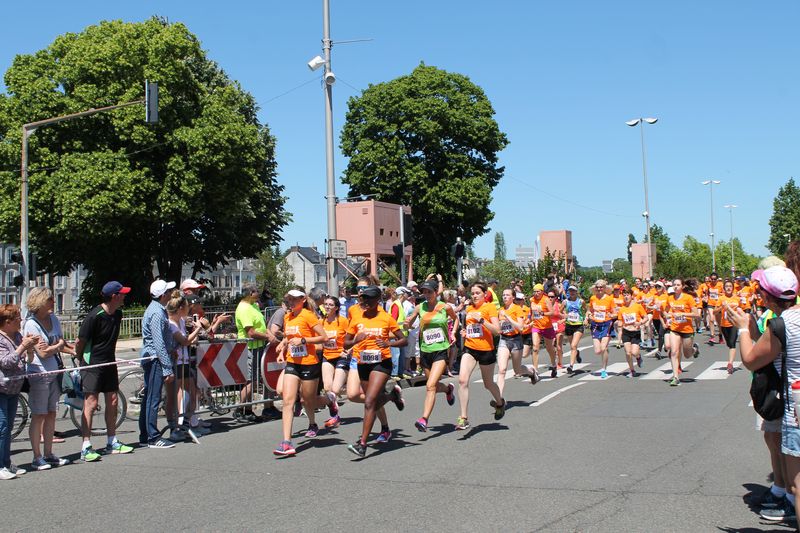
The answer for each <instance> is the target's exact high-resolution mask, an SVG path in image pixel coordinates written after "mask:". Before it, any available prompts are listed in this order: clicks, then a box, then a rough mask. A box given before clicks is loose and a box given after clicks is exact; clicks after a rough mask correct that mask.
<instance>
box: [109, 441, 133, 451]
mask: <svg viewBox="0 0 800 533" xmlns="http://www.w3.org/2000/svg"><path fill="white" fill-rule="evenodd" d="M132 451H133V448H132V447H131V446H127V445H125V444H122V443H121V442H120V441H118V440H117V439H114V442H112V443H111V444H109V445H107V446H106V453H110V454H112V455H117V454H123V453H131V452H132Z"/></svg>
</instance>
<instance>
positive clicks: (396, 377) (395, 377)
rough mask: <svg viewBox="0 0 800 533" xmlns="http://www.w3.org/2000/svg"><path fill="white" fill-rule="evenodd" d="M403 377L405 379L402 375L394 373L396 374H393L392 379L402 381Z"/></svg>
mask: <svg viewBox="0 0 800 533" xmlns="http://www.w3.org/2000/svg"><path fill="white" fill-rule="evenodd" d="M401 379H403V378H401V377H400V376H398V375H394V376H392V381H400V380H401Z"/></svg>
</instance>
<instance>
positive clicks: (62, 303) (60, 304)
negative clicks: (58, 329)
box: [56, 294, 64, 313]
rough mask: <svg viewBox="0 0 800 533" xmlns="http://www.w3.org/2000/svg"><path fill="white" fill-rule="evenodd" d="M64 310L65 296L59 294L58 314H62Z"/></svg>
mask: <svg viewBox="0 0 800 533" xmlns="http://www.w3.org/2000/svg"><path fill="white" fill-rule="evenodd" d="M63 310H64V295H63V294H59V295H57V297H56V312H58V313H60V312H61V311H63Z"/></svg>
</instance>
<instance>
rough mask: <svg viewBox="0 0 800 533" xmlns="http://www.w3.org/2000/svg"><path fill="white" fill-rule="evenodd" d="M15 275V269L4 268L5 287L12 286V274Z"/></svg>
mask: <svg viewBox="0 0 800 533" xmlns="http://www.w3.org/2000/svg"><path fill="white" fill-rule="evenodd" d="M16 275H17V272H16V271H15V270H6V287H13V286H14V276H16Z"/></svg>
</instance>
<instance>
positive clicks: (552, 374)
mask: <svg viewBox="0 0 800 533" xmlns="http://www.w3.org/2000/svg"><path fill="white" fill-rule="evenodd" d="M550 377H551V378H557V377H558V370H556V367H554V366H551V367H550Z"/></svg>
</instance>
